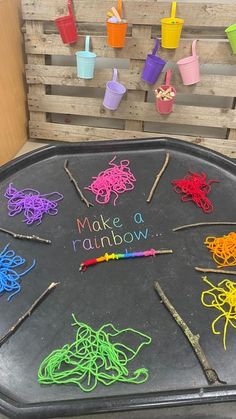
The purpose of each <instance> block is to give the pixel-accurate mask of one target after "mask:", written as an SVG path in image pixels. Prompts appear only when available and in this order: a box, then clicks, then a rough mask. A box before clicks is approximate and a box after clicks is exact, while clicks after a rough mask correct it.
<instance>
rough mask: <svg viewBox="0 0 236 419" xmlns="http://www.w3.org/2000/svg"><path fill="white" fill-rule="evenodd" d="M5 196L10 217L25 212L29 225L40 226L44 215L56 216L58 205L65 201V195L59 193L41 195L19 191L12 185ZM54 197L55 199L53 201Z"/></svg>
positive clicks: (26, 190)
mask: <svg viewBox="0 0 236 419" xmlns="http://www.w3.org/2000/svg"><path fill="white" fill-rule="evenodd" d="M4 196H5V198H7V199H8V204H7V208H8V215H9V216H10V217H14V216H15V215H17V214H20V213H21V212H23V213H24V216H25V219H24V220H23V221H24V222H25V223H26V224H28V225H30V224H33V223H34V222H36V223H37V224H40V223H41V222H42V218H43V215H44V214H48V215H56V214H57V213H58V208H57V203H58V202H59V201H61V200H62V199H63V195H62V194H60V193H59V192H51V193H48V194H44V195H40V192H39V191H37V190H35V189H28V188H27V189H22V190H20V191H18V190H17V189H16V188H14V187H13V186H12V183H10V184H9V186H8V188H7V190H6V192H5V195H4ZM53 196H54V199H52V198H53ZM49 197H50V198H51V199H49Z"/></svg>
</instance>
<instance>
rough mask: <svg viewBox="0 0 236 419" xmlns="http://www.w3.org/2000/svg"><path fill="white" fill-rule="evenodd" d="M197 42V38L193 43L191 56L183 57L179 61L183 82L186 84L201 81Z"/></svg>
mask: <svg viewBox="0 0 236 419" xmlns="http://www.w3.org/2000/svg"><path fill="white" fill-rule="evenodd" d="M196 43H197V39H195V41H193V43H192V54H193V55H190V57H186V58H182V60H179V61H177V64H178V67H179V71H180V74H181V77H182V80H183V84H185V85H186V86H188V85H190V84H195V83H198V82H199V81H200V67H199V59H198V56H197V54H196Z"/></svg>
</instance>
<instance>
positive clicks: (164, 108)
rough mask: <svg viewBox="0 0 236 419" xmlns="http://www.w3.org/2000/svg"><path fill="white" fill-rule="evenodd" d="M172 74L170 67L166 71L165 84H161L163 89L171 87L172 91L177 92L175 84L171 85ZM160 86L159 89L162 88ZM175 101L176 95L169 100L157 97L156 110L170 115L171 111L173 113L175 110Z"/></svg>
mask: <svg viewBox="0 0 236 419" xmlns="http://www.w3.org/2000/svg"><path fill="white" fill-rule="evenodd" d="M171 74H172V71H171V70H170V69H169V70H167V72H166V84H163V85H162V86H160V87H161V88H162V89H163V90H167V89H169V88H170V89H171V92H174V93H175V94H176V90H175V88H174V87H173V86H171V85H170V79H171ZM160 87H157V91H158V89H160ZM174 102H175V96H174V97H173V98H172V99H169V100H162V99H159V98H157V99H156V110H157V112H159V113H160V114H161V115H168V114H169V113H171V112H172V111H173V105H174Z"/></svg>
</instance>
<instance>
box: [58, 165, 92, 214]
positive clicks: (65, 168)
mask: <svg viewBox="0 0 236 419" xmlns="http://www.w3.org/2000/svg"><path fill="white" fill-rule="evenodd" d="M64 170H65V171H66V173H67V174H68V176H69V179H70V181H71V182H72V183H73V185H74V187H75V189H76V191H77V192H78V194H79V196H80V198H81V201H82V202H84V203H85V205H87V207H88V208H89V207H93V206H94V205H93V204H92V203H91V202H89V201H88V200H87V199H86V198H85V196H84V194H83V192H82V191H81V189H80V187H79V184H78V182H77V181H76V180H75V178H74V176H73V175H72V173H71V171H70V170H69V169H68V160H65V163H64Z"/></svg>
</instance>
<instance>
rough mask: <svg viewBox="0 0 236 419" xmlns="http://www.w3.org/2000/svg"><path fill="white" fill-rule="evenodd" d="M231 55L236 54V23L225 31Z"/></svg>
mask: <svg viewBox="0 0 236 419" xmlns="http://www.w3.org/2000/svg"><path fill="white" fill-rule="evenodd" d="M225 33H226V35H227V37H228V40H229V43H230V45H231V48H232V51H233V54H236V23H235V24H234V25H231V26H229V27H228V28H226V29H225Z"/></svg>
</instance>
